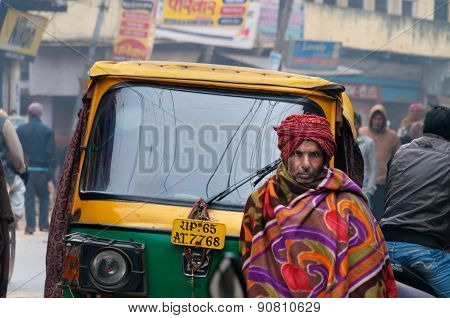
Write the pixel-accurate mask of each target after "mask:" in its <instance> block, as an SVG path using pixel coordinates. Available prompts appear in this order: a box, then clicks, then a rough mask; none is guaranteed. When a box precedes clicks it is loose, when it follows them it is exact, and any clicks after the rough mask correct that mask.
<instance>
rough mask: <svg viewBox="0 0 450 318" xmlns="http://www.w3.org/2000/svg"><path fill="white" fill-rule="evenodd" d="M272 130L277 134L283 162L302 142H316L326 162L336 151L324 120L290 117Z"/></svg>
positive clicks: (329, 130)
mask: <svg viewBox="0 0 450 318" xmlns="http://www.w3.org/2000/svg"><path fill="white" fill-rule="evenodd" d="M274 129H275V131H276V132H277V134H278V148H279V149H280V151H281V159H282V160H283V162H286V161H287V159H288V157H289V156H290V155H291V154H292V152H293V151H294V150H295V149H297V148H298V146H300V144H301V143H302V142H303V141H304V140H312V141H315V142H317V143H318V144H319V146H320V147H321V148H322V150H323V151H324V153H325V156H326V157H327V160H330V159H331V157H332V156H333V155H334V152H335V151H336V142H335V141H334V137H333V134H332V133H331V127H330V124H329V123H328V120H327V119H326V118H323V117H320V116H316V115H290V116H288V117H286V118H285V119H284V120H283V121H282V122H281V124H280V126H278V127H275V128H274Z"/></svg>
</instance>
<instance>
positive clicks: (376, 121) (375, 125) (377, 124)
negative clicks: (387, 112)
mask: <svg viewBox="0 0 450 318" xmlns="http://www.w3.org/2000/svg"><path fill="white" fill-rule="evenodd" d="M371 124H372V125H371V126H372V129H373V130H375V131H381V130H382V129H383V128H384V116H383V115H382V114H380V113H375V114H374V115H373V116H372V119H371Z"/></svg>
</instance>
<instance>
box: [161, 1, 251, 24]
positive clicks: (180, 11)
mask: <svg viewBox="0 0 450 318" xmlns="http://www.w3.org/2000/svg"><path fill="white" fill-rule="evenodd" d="M249 3H250V0H164V9H163V18H162V24H163V25H165V26H179V27H183V26H196V27H214V28H224V27H231V28H238V27H242V26H244V25H245V18H246V16H247V9H248V5H249Z"/></svg>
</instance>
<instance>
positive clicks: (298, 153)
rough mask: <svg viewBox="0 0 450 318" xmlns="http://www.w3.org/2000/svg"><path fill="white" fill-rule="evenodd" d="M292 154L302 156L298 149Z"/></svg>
mask: <svg viewBox="0 0 450 318" xmlns="http://www.w3.org/2000/svg"><path fill="white" fill-rule="evenodd" d="M294 156H296V157H301V156H302V153H301V152H300V151H295V152H294Z"/></svg>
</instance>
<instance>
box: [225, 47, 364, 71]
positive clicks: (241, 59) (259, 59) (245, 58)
mask: <svg viewBox="0 0 450 318" xmlns="http://www.w3.org/2000/svg"><path fill="white" fill-rule="evenodd" d="M218 54H220V55H221V56H223V57H224V58H226V59H229V60H233V61H236V62H238V65H239V66H247V67H256V68H263V69H266V68H267V65H268V64H269V57H265V56H253V55H244V54H235V53H218ZM282 71H283V72H289V73H295V74H302V75H310V76H327V75H331V76H332V75H360V74H363V71H361V70H358V69H355V68H350V67H348V66H344V65H338V67H337V69H336V70H302V69H292V68H286V67H283V68H282Z"/></svg>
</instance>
